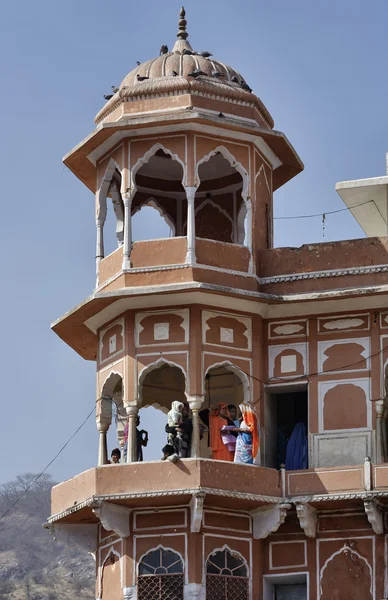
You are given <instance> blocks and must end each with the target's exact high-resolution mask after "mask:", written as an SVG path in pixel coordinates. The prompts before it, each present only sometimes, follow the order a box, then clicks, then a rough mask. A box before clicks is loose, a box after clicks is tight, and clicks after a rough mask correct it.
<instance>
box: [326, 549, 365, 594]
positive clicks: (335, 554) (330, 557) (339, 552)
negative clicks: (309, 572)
mask: <svg viewBox="0 0 388 600" xmlns="http://www.w3.org/2000/svg"><path fill="white" fill-rule="evenodd" d="M345 552H346V553H350V554H354V555H355V556H357V557H358V558H360V559H361V560H362V561H363V562H364V563H365V564H366V566H367V567H368V570H369V575H370V588H369V591H370V594H371V596H373V570H372V567H371V565H370V564H369V562H368V561H367V560H366V558H365V557H364V556H362V555H361V554H360V553H359V552H357V550H354V549H353V548H351V547H350V546H348V545H346V544H344V545H343V546H342V548H340V549H339V550H337V552H334V553H333V554H332V555H331V556H329V558H328V559H327V560H326V562H325V564H324V565H323V567H322V569H321V571H320V577H319V594H320V596H321V595H322V593H323V590H322V580H323V575H324V572H325V570H326V568H327V566H328V565H329V564H330V563H331V562H332V560H334V559H335V557H336V556H339V555H340V554H342V553H345Z"/></svg>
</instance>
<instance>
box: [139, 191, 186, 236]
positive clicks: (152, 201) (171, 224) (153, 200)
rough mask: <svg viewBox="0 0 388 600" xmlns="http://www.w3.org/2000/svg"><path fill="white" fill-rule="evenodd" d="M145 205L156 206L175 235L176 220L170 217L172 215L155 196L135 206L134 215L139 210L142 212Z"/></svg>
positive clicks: (172, 234)
mask: <svg viewBox="0 0 388 600" xmlns="http://www.w3.org/2000/svg"><path fill="white" fill-rule="evenodd" d="M145 206H151V207H152V208H154V209H155V210H157V211H158V213H159V214H160V216H161V217H162V218H163V219H164V221H165V223H166V224H167V225H168V226H169V227H170V229H171V237H175V234H176V230H175V223H174V221H173V220H172V219H171V218H170V216H169V215H168V214H167V212H166V211H165V210H164V208H163V207H162V206H161V205H160V204H159V202H158V201H157V199H156V198H154V197H153V196H150V198H148V200H146V201H145V202H143V204H140V205H139V206H137V207H136V208H135V210H134V211H133V212H132V217H134V216H135V215H136V214H137V213H138V212H140V211H141V209H142V208H144V207H145Z"/></svg>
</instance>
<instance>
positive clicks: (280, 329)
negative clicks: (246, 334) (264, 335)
mask: <svg viewBox="0 0 388 600" xmlns="http://www.w3.org/2000/svg"><path fill="white" fill-rule="evenodd" d="M307 333H308V322H307V321H278V322H275V323H268V338H269V339H270V340H275V339H279V338H294V337H305V336H306V335H307Z"/></svg>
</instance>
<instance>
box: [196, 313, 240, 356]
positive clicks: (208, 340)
mask: <svg viewBox="0 0 388 600" xmlns="http://www.w3.org/2000/svg"><path fill="white" fill-rule="evenodd" d="M202 339H203V343H204V344H213V345H216V346H230V347H231V348H241V349H244V350H251V348H252V320H251V319H250V318H247V317H241V316H239V315H233V314H229V313H217V312H213V311H208V310H204V311H202Z"/></svg>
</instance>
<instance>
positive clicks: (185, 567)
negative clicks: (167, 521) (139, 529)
mask: <svg viewBox="0 0 388 600" xmlns="http://www.w3.org/2000/svg"><path fill="white" fill-rule="evenodd" d="M180 536H184V540H185V556H184V557H183V556H182V554H181V553H180V552H179V551H178V550H176V549H175V548H172V547H171V546H167V545H164V544H163V539H165V538H169V537H180ZM141 538H158V540H159V542H160V543H159V544H158V545H157V546H154V547H153V548H150V549H149V550H147V552H145V553H144V554H143V555H142V556H141V557H140V558H139V560H137V547H136V543H137V540H138V539H141ZM132 543H133V561H134V563H135V565H136V568H134V569H133V573H132V585H133V586H135V585H137V576H138V569H139V564H140V561H141V558H142V557H143V556H145V555H146V554H148V553H149V552H152V550H156V549H157V548H160V547H163V548H168V549H169V550H172V551H173V552H176V554H178V555H179V556H180V557H181V559H182V562H183V573H184V582H185V584H187V583H188V582H189V569H188V552H187V546H188V542H187V533H184V532H178V533H162V534H160V533H146V534H144V535H142V534H138V535H134V536H133V540H132Z"/></svg>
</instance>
